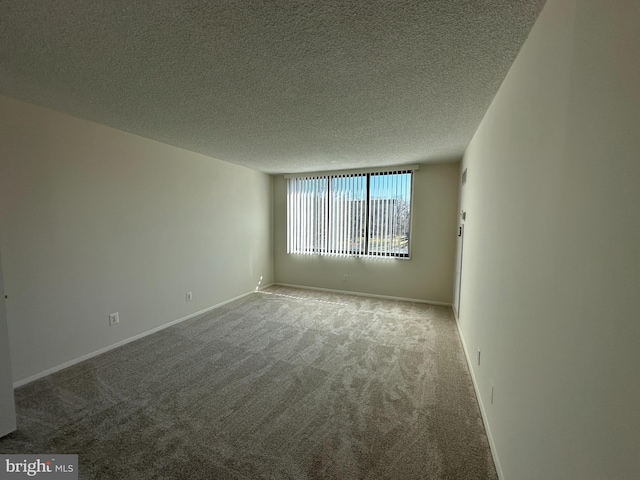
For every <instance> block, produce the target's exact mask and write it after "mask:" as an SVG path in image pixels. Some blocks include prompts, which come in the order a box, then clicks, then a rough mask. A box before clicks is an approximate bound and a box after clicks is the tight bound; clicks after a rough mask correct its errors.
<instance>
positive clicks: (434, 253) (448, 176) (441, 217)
mask: <svg viewBox="0 0 640 480" xmlns="http://www.w3.org/2000/svg"><path fill="white" fill-rule="evenodd" d="M459 174H460V164H459V163H442V164H425V165H421V166H420V170H418V171H417V172H416V173H415V177H414V198H413V201H414V204H413V207H414V211H413V233H412V242H413V243H412V247H411V250H412V252H411V253H412V258H411V259H410V260H401V259H397V260H388V259H370V258H355V257H327V256H308V255H288V254H287V184H286V180H285V178H284V176H278V177H276V178H275V180H274V221H275V223H274V229H275V231H274V258H275V260H274V266H275V280H276V282H277V283H286V284H293V285H303V286H308V287H316V288H328V289H335V290H346V291H352V292H360V293H369V294H376V295H388V296H395V297H404V298H413V299H418V300H428V301H435V302H443V303H447V304H450V303H451V302H452V299H453V288H452V285H453V270H454V258H455V239H456V218H457V213H456V212H457V207H458V184H459ZM345 274H347V275H348V280H347V281H346V282H345V281H343V277H344V275H345Z"/></svg>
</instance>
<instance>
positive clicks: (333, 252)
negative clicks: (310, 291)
mask: <svg viewBox="0 0 640 480" xmlns="http://www.w3.org/2000/svg"><path fill="white" fill-rule="evenodd" d="M417 170H419V168H418V165H409V166H398V167H395V168H394V167H387V168H382V169H368V170H343V171H332V172H317V173H306V174H305V173H301V174H288V175H285V179H286V180H287V182H286V183H287V194H286V196H287V214H286V215H287V233H286V238H287V253H288V254H292V255H321V256H333V257H335V256H338V257H340V256H342V257H346V256H349V257H357V258H372V259H398V260H410V259H411V256H412V246H413V210H414V206H415V204H414V191H415V188H414V186H415V173H416V171H417ZM400 174H409V175H410V181H409V188H410V195H409V225H408V230H409V232H408V235H407V237H408V238H407V242H408V245H407V253H394V252H375V251H374V252H372V251H371V244H370V234H371V228H372V222H373V221H374V220H373V219H372V217H371V215H372V210H371V203H372V198H371V195H372V188H371V177H372V175H376V176H384V175H400ZM362 176H364V177H366V186H365V188H366V192H365V201H364V210H365V212H364V247H363V249H362V250H354V249H353V244H350V245H349V250H346V251H339V250H337V249H332V245H331V241H330V238H329V235H330V231H331V230H330V228H331V225H330V223H331V221H332V213H331V192H332V180H333V179H334V178H340V177H362ZM291 179H299V180H314V179H316V180H318V179H326V190H325V195H326V199H323V200H324V202H325V205H324V206H323V209H322V212H323V218H322V220H321V221H322V224H323V227H322V228H323V229H324V239H323V242H322V243H323V244H322V245H321V246H320V247H318V246H316V245H315V244H314V245H312V246H311V247H310V248H307V251H300V250H301V249H300V247H296V246H295V245H294V246H292V238H291V229H292V227H291V225H292V224H291V221H292V219H291V214H290V209H291V206H292V204H291V201H290V198H289V196H290V193H291V192H290V183H289V182H290V180H291ZM378 208H380V204H378ZM333 215H334V216H335V213H334V214H333ZM296 250H297V251H296Z"/></svg>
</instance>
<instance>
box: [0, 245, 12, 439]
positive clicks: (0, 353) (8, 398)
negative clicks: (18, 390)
mask: <svg viewBox="0 0 640 480" xmlns="http://www.w3.org/2000/svg"><path fill="white" fill-rule="evenodd" d="M4 304H5V299H4V282H3V275H2V256H1V255H0V437H2V436H3V435H6V434H7V433H9V432H13V431H14V430H15V429H16V409H15V402H14V397H13V375H12V372H11V358H10V357H9V333H8V330H7V316H6V311H5V308H4Z"/></svg>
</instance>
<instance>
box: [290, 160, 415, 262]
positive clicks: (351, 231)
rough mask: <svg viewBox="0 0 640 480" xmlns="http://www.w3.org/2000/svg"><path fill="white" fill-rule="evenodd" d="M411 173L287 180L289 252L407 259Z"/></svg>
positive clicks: (399, 172) (362, 174)
mask: <svg viewBox="0 0 640 480" xmlns="http://www.w3.org/2000/svg"><path fill="white" fill-rule="evenodd" d="M412 173H413V172H412V170H399V171H389V172H376V173H351V174H336V175H316V176H309V177H293V178H288V179H287V252H288V253H295V254H316V255H337V256H347V255H355V256H384V257H409V237H410V228H411V193H412V192H411V190H412V179H413V176H412Z"/></svg>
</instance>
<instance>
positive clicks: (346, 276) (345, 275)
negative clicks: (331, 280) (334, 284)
mask: <svg viewBox="0 0 640 480" xmlns="http://www.w3.org/2000/svg"><path fill="white" fill-rule="evenodd" d="M348 280H349V275H347V274H346V273H345V274H344V276H343V277H342V281H343V282H346V281H348Z"/></svg>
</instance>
